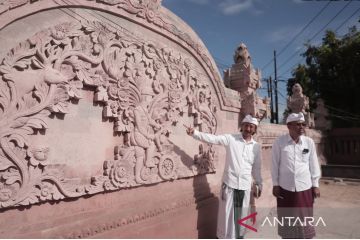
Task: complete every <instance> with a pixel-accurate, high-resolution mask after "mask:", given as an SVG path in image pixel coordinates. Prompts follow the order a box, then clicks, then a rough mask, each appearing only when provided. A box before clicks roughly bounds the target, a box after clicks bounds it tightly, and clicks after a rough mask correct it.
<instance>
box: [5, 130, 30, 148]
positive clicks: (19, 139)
mask: <svg viewBox="0 0 360 240" xmlns="http://www.w3.org/2000/svg"><path fill="white" fill-rule="evenodd" d="M22 130H26V129H25V128H22ZM27 130H30V131H31V132H29V133H30V134H31V133H33V131H32V129H31V128H30V129H27ZM9 141H13V142H15V143H16V144H17V145H18V146H19V147H21V148H23V147H25V146H27V145H28V144H27V138H26V137H25V136H24V134H18V133H13V134H11V135H10V136H9Z"/></svg>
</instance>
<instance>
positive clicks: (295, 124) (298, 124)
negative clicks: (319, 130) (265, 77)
mask: <svg viewBox="0 0 360 240" xmlns="http://www.w3.org/2000/svg"><path fill="white" fill-rule="evenodd" d="M290 125H292V126H297V127H301V126H302V127H306V123H290Z"/></svg>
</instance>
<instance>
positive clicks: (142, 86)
mask: <svg viewBox="0 0 360 240" xmlns="http://www.w3.org/2000/svg"><path fill="white" fill-rule="evenodd" d="M0 35H1V38H0V44H1V46H2V48H1V49H0V60H1V61H0V212H1V220H0V236H1V237H5V238H55V237H61V238H68V237H69V238H75V237H81V238H90V237H94V238H110V237H111V238H121V237H128V238H130V237H131V238H134V237H138V238H143V237H152V238H156V237H157V238H165V237H167V238H178V237H188V238H198V237H205V238H213V237H215V231H216V215H217V208H218V201H217V196H218V193H219V189H220V186H221V177H222V172H223V168H224V161H223V159H224V158H225V150H224V148H222V147H219V146H210V145H207V144H203V143H200V142H198V141H196V140H194V139H192V138H191V137H189V136H187V135H186V133H185V130H184V127H183V124H186V125H190V124H191V125H194V126H195V127H196V128H197V129H199V130H201V131H205V132H210V133H217V134H221V133H229V132H237V131H238V121H239V117H240V111H241V98H240V94H239V92H237V91H234V90H231V89H228V88H226V87H225V86H224V83H223V81H222V80H221V77H220V74H219V72H218V70H217V69H216V67H215V66H216V65H215V63H214V61H213V59H212V57H211V56H210V54H209V53H208V51H207V50H206V47H205V46H204V45H203V43H202V42H201V40H200V39H199V38H198V37H197V35H196V34H195V33H194V32H193V31H192V30H191V28H190V27H188V26H187V25H186V24H185V23H184V22H183V21H182V20H181V19H179V18H178V17H176V16H175V15H174V14H172V13H171V12H170V11H169V10H167V9H165V8H163V7H162V6H161V1H159V0H148V1H141V0H37V1H30V0H12V1H2V2H0ZM269 129H272V127H270V128H269ZM271 134H272V133H271ZM271 134H268V133H267V132H266V131H265V132H263V133H261V128H260V131H259V139H266V137H267V136H270V135H271ZM275 135H276V134H275ZM275 135H274V136H273V135H271V136H270V137H269V138H268V142H267V145H266V146H268V147H269V146H270V144H271V141H272V140H271V139H272V138H274V137H275ZM267 162H268V161H267ZM265 171H267V170H265Z"/></svg>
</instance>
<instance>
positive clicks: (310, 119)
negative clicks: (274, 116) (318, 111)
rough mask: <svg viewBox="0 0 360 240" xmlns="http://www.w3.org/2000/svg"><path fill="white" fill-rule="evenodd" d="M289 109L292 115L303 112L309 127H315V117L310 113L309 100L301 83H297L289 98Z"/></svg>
mask: <svg viewBox="0 0 360 240" xmlns="http://www.w3.org/2000/svg"><path fill="white" fill-rule="evenodd" d="M287 107H288V109H289V111H290V113H292V112H293V113H299V112H302V113H303V114H304V116H305V120H306V123H307V125H308V126H309V127H310V128H314V127H315V122H314V116H313V114H311V113H310V106H309V98H308V97H307V96H305V95H304V94H303V89H302V87H301V85H300V84H299V83H295V84H294V86H293V87H292V95H291V96H289V97H288V98H287Z"/></svg>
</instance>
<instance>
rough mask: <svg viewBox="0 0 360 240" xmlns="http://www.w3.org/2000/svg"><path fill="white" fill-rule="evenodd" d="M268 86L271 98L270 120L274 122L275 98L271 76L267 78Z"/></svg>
mask: <svg viewBox="0 0 360 240" xmlns="http://www.w3.org/2000/svg"><path fill="white" fill-rule="evenodd" d="M267 83H268V84H267V86H268V96H269V98H270V111H271V113H270V122H271V123H274V107H273V105H274V99H273V89H272V79H271V76H270V77H269V78H268V79H267Z"/></svg>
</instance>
